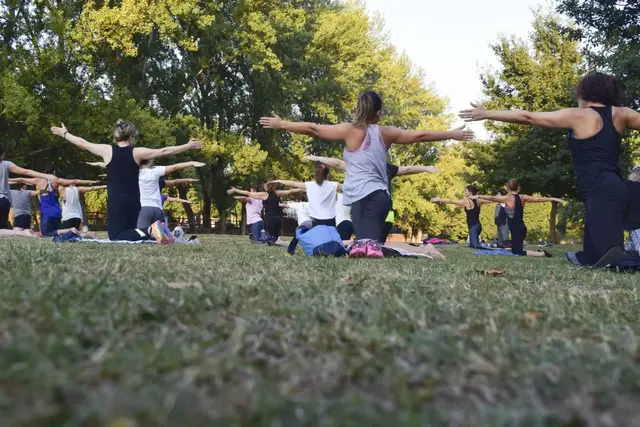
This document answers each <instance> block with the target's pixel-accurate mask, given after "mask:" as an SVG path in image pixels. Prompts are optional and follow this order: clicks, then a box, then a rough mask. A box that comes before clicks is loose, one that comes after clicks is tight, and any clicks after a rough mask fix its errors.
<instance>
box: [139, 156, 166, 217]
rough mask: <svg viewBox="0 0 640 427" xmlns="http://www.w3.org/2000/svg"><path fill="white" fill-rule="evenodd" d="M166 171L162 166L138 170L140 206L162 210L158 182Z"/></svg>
mask: <svg viewBox="0 0 640 427" xmlns="http://www.w3.org/2000/svg"><path fill="white" fill-rule="evenodd" d="M166 170H167V168H166V167H164V166H154V167H152V168H141V169H140V173H139V174H138V185H139V186H140V206H149V207H152V208H158V209H162V199H161V198H160V183H159V180H160V178H162V177H163V176H164V174H165V172H166Z"/></svg>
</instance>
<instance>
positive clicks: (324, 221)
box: [311, 218, 336, 227]
mask: <svg viewBox="0 0 640 427" xmlns="http://www.w3.org/2000/svg"><path fill="white" fill-rule="evenodd" d="M311 224H313V226H314V227H315V226H316V225H327V226H329V227H335V226H336V219H335V218H331V219H315V218H311Z"/></svg>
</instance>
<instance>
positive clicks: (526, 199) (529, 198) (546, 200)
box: [520, 194, 564, 204]
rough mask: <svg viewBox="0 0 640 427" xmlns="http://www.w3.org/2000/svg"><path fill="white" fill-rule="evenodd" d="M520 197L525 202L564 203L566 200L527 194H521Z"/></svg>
mask: <svg viewBox="0 0 640 427" xmlns="http://www.w3.org/2000/svg"><path fill="white" fill-rule="evenodd" d="M520 198H521V199H522V201H523V202H526V203H551V202H556V203H561V204H563V203H564V200H562V199H559V198H557V197H534V196H529V195H526V194H521V195H520Z"/></svg>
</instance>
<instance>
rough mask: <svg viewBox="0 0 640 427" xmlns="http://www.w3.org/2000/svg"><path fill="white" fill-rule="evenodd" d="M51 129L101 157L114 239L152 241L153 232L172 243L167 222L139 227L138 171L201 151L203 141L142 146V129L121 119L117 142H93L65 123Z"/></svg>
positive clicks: (110, 237)
mask: <svg viewBox="0 0 640 427" xmlns="http://www.w3.org/2000/svg"><path fill="white" fill-rule="evenodd" d="M51 132H52V133H53V134H54V135H57V136H60V137H62V138H64V139H65V140H67V141H69V142H71V143H72V144H74V145H76V146H78V147H80V148H82V149H84V150H86V151H89V152H90V153H92V154H94V155H96V156H100V157H102V159H103V163H102V164H104V165H105V167H106V169H107V196H108V199H107V229H108V232H109V239H111V240H129V241H140V240H148V239H149V238H150V234H153V237H155V238H156V239H157V241H158V243H172V242H173V240H172V237H171V233H170V232H169V230H168V227H167V226H166V224H164V223H161V224H154V225H153V226H152V227H149V229H147V230H138V229H136V223H137V221H138V212H139V211H140V187H139V185H138V172H139V171H140V162H141V161H143V160H151V159H157V158H160V157H167V156H171V155H174V154H179V153H182V152H184V151H186V150H199V149H201V148H202V142H200V141H196V140H191V141H189V142H188V143H187V144H184V145H180V146H176V147H165V148H160V149H150V148H140V147H135V148H134V144H135V141H136V137H137V136H138V131H137V129H136V127H135V126H134V125H133V124H131V123H129V122H125V121H121V120H119V121H118V123H117V124H116V128H115V130H114V133H113V136H114V143H113V144H111V145H107V144H92V143H90V142H88V141H86V140H85V139H83V138H80V137H77V136H74V135H71V134H70V133H69V132H68V131H67V128H66V127H65V126H64V123H63V124H62V126H61V127H56V126H52V127H51Z"/></svg>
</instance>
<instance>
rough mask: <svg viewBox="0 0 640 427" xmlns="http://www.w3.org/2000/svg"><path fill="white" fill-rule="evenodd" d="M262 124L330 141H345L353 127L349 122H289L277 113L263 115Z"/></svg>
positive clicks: (266, 126)
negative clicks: (330, 123)
mask: <svg viewBox="0 0 640 427" xmlns="http://www.w3.org/2000/svg"><path fill="white" fill-rule="evenodd" d="M260 124H261V125H262V126H264V127H265V128H266V129H281V130H284V131H287V132H292V133H298V134H301V135H307V136H310V137H312V138H318V139H326V140H329V141H344V140H345V139H346V138H347V136H348V134H349V129H351V125H348V124H339V125H319V124H316V123H307V122H289V121H286V120H282V119H281V118H280V117H279V116H275V115H274V116H273V117H262V118H261V119H260Z"/></svg>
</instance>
